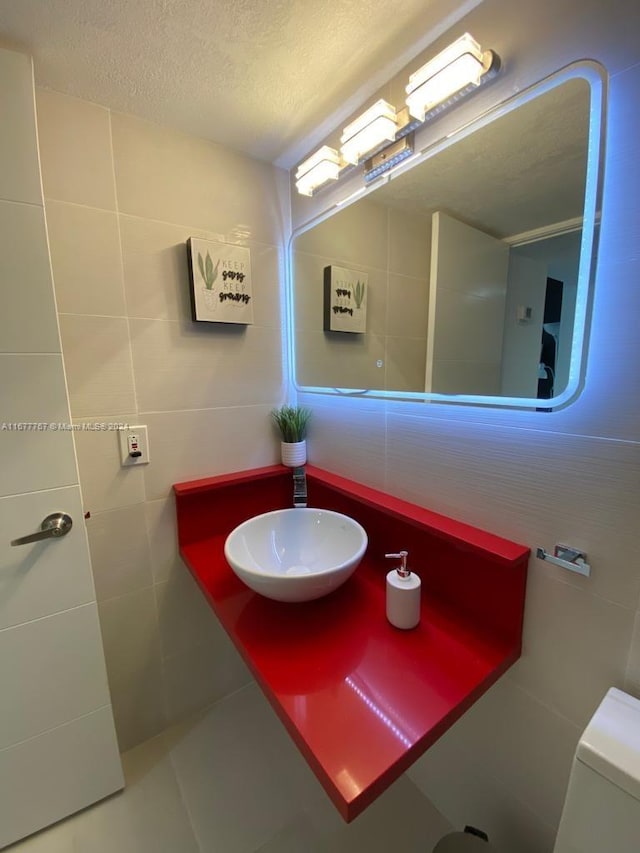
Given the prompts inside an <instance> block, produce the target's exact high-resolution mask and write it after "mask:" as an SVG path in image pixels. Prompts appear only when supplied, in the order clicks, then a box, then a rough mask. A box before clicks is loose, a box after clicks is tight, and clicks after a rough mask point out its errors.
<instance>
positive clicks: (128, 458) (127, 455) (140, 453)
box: [118, 424, 149, 467]
mask: <svg viewBox="0 0 640 853" xmlns="http://www.w3.org/2000/svg"><path fill="white" fill-rule="evenodd" d="M118 438H119V440H120V462H121V464H122V465H124V466H127V467H129V466H130V465H146V464H147V462H149V436H148V433H147V427H146V426H144V425H142V424H137V425H135V426H130V427H127V428H126V429H120V430H118Z"/></svg>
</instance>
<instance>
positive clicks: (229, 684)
mask: <svg viewBox="0 0 640 853" xmlns="http://www.w3.org/2000/svg"><path fill="white" fill-rule="evenodd" d="M163 669H164V682H165V691H166V693H165V695H166V704H167V717H168V720H169V722H170V723H171V722H175V721H177V720H181V719H184V717H185V716H187V715H189V714H192V713H193V712H195V711H198V710H200V709H201V708H206V707H207V706H208V705H211V704H212V703H213V702H217V701H218V700H219V699H222V698H223V697H224V696H228V695H229V694H231V693H234V692H235V691H236V690H239V689H240V688H241V687H244V686H245V685H246V684H249V682H250V681H251V678H252V677H251V673H250V672H249V670H248V669H247V667H246V666H245V664H244V663H243V661H242V659H241V657H240V655H239V654H238V652H237V651H236V650H235V648H234V646H233V644H232V643H231V640H230V639H229V638H228V637H227V635H226V634H225V633H224V631H223V629H222V628H219V636H217V637H216V638H215V640H214V641H213V642H206V643H202V644H201V645H199V646H196V647H194V648H191V649H190V650H189V651H188V652H185V653H183V654H179V655H176V656H175V657H170V658H165V660H164V661H163Z"/></svg>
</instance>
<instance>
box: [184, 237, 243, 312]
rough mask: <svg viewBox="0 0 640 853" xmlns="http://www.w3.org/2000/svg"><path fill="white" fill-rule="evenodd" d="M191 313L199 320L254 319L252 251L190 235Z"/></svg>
mask: <svg viewBox="0 0 640 853" xmlns="http://www.w3.org/2000/svg"><path fill="white" fill-rule="evenodd" d="M187 252H188V257H189V280H190V286H191V294H190V295H191V317H192V319H193V320H194V322H197V323H243V324H245V325H250V324H251V323H253V293H252V289H251V252H250V250H249V249H247V248H245V247H244V246H232V245H229V244H228V243H215V242H213V241H212V240H201V239H200V238H199V237H189V239H188V240H187Z"/></svg>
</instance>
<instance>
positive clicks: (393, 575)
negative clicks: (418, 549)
mask: <svg viewBox="0 0 640 853" xmlns="http://www.w3.org/2000/svg"><path fill="white" fill-rule="evenodd" d="M408 556H409V552H408V551H400V552H399V553H398V554H385V557H386V558H387V559H388V560H392V559H396V560H400V565H399V566H398V567H397V568H395V569H392V570H391V571H390V572H389V574H388V575H387V619H388V620H389V622H391V624H392V625H395V627H396V628H404V629H405V630H406V629H408V628H415V627H416V625H417V624H418V622H419V621H420V578H419V577H418V575H416V574H415V573H414V572H411V571H409V569H408V568H407V557H408Z"/></svg>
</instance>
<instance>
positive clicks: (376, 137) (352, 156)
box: [340, 99, 397, 165]
mask: <svg viewBox="0 0 640 853" xmlns="http://www.w3.org/2000/svg"><path fill="white" fill-rule="evenodd" d="M396 130H397V124H396V108H395V107H394V106H392V105H391V104H389V103H387V101H385V100H383V99H380V100H379V101H376V103H375V104H374V105H373V106H372V107H369V109H368V110H365V112H363V113H362V115H361V116H358V118H357V119H355V121H352V122H351V124H348V125H347V126H346V127H345V129H344V130H343V132H342V136H341V137H340V142H341V146H340V151H341V152H342V156H343V157H344V159H345V160H346V161H347V163H353V164H354V165H357V164H358V163H359V162H360V161H361V160H363V159H364V158H365V157H366V155H367V154H369V153H371V152H372V151H374V150H375V149H377V148H379V147H380V146H381V145H382V144H383V143H384V142H393V141H394V140H395V138H396Z"/></svg>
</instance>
